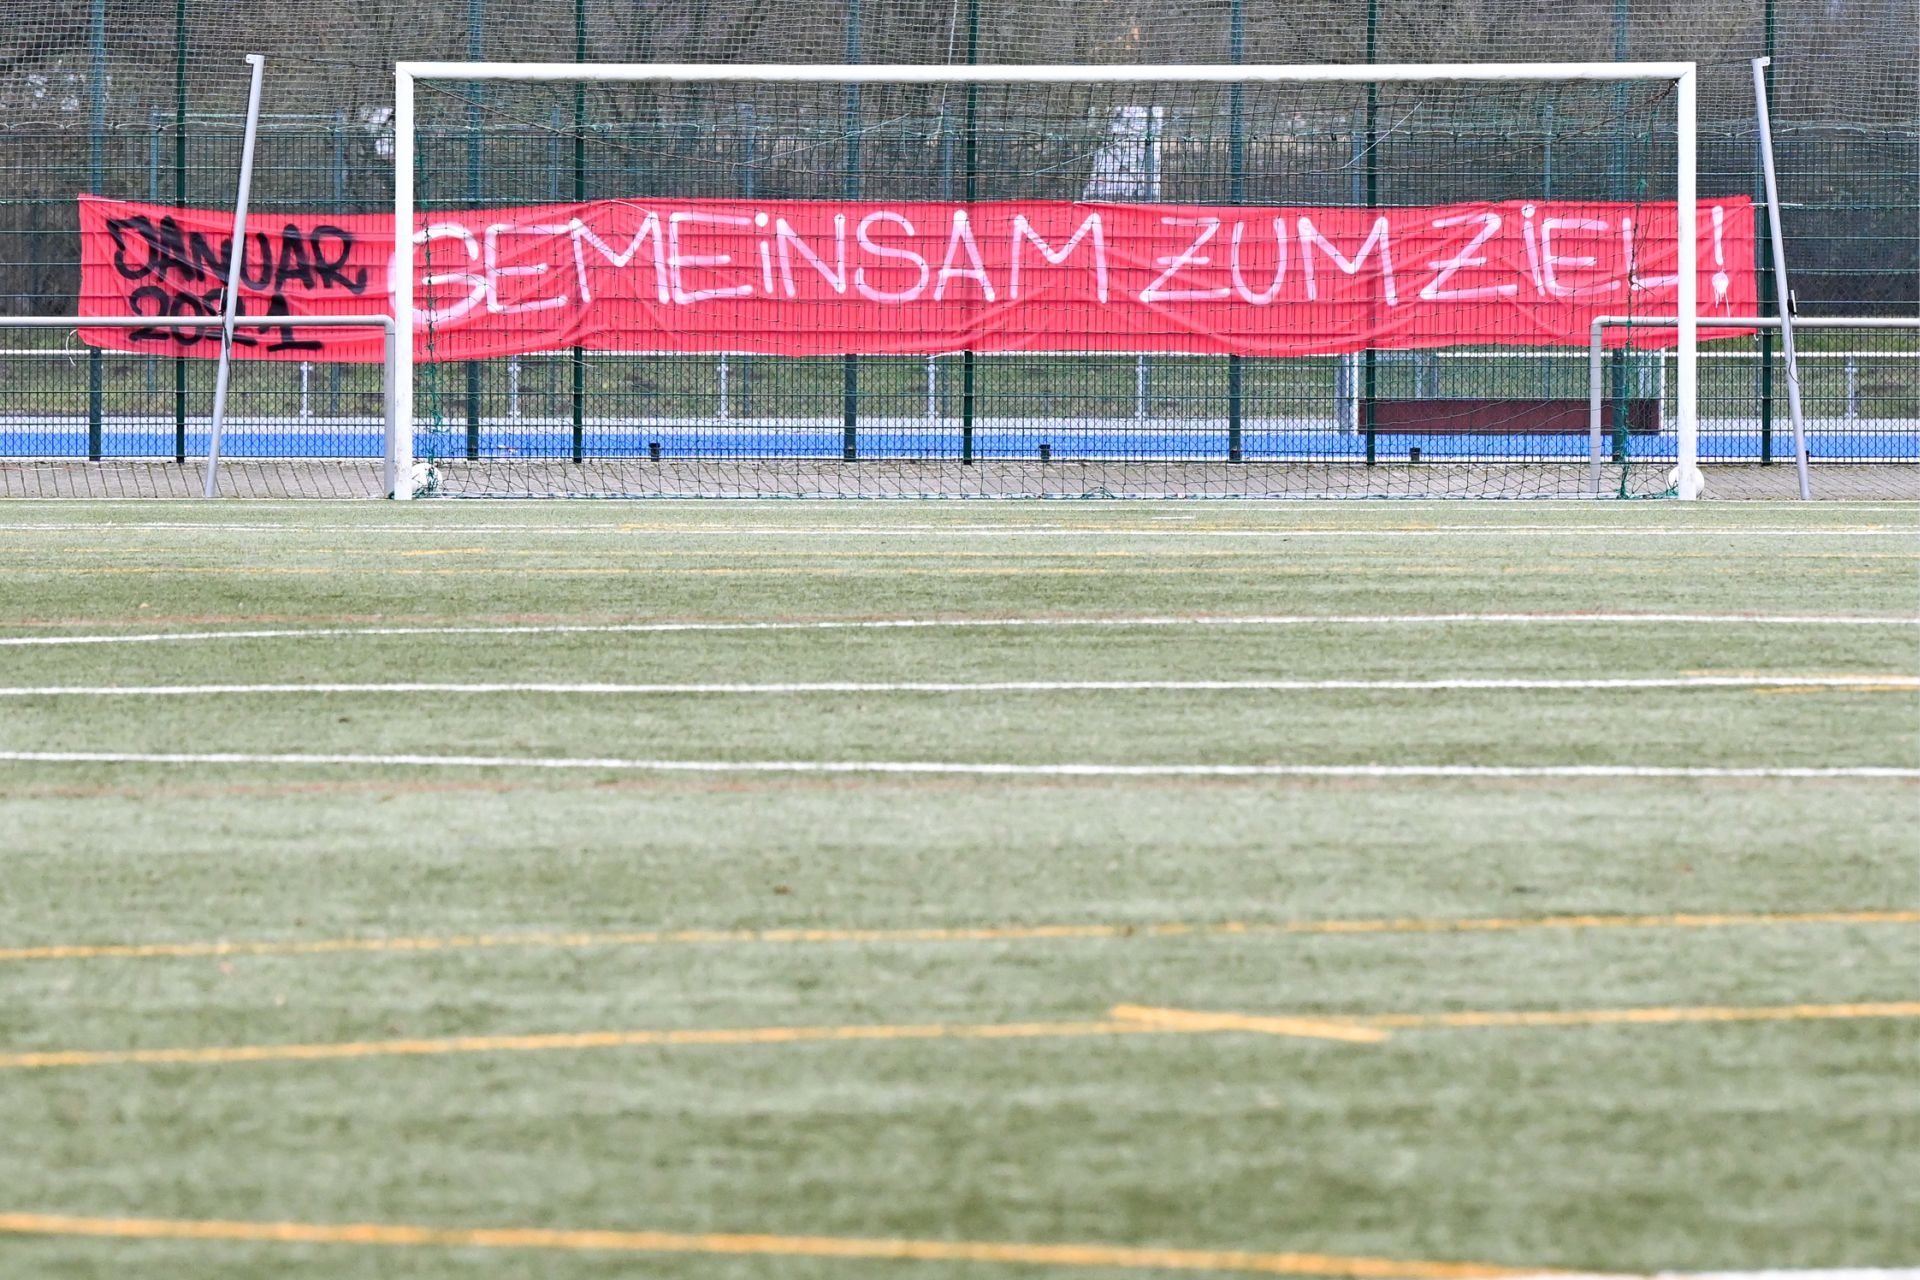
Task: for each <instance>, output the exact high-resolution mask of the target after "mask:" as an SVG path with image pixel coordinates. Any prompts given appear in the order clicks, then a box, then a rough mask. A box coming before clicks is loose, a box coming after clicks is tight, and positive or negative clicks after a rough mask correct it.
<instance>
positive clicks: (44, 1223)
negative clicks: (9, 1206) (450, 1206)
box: [0, 1213, 1541, 1280]
mask: <svg viewBox="0 0 1920 1280" xmlns="http://www.w3.org/2000/svg"><path fill="white" fill-rule="evenodd" d="M0 1232H4V1233H8V1234H12V1235H55V1236H93V1237H105V1238H109V1239H118V1240H233V1241H245V1242H248V1243H257V1244H345V1245H387V1246H410V1247H416V1248H420V1247H425V1248H437V1249H550V1250H569V1251H590V1252H608V1253H693V1254H730V1255H748V1256H759V1257H784V1258H846V1259H865V1260H876V1259H878V1260H891V1261H914V1262H988V1263H1007V1264H1016V1265H1025V1266H1041V1267H1115V1268H1125V1269H1130V1270H1167V1271H1226V1272H1241V1273H1247V1274H1254V1275H1277V1276H1340V1277H1356V1278H1358V1280H1504V1278H1505V1277H1517V1276H1528V1275H1540V1274H1541V1269H1540V1268H1538V1267H1502V1266H1489V1265H1483V1264H1480V1263H1473V1262H1430V1261H1422V1260H1419V1259H1399V1258H1368V1257H1348V1256H1344V1255H1340V1254H1326V1253H1259V1252H1253V1251H1250V1250H1242V1249H1177V1248H1155V1247H1151V1246H1144V1247H1143V1246H1133V1245H1113V1244H1024V1243H1018V1242H1011V1241H1009V1242H1001V1241H984V1240H897V1239H892V1240H890V1239H870V1238H861V1237H847V1236H777V1235H726V1234H709V1233H699V1234H694V1233H683V1232H675V1231H598V1230H567V1229H563V1228H553V1227H426V1226H413V1225H407V1224H404V1223H373V1222H350V1223H321V1222H226V1221H220V1220H218V1219H181V1218H83V1217H75V1216H72V1215H68V1214H52V1213H0Z"/></svg>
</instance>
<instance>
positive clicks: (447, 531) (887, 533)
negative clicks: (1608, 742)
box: [0, 516, 1920, 542]
mask: <svg viewBox="0 0 1920 1280" xmlns="http://www.w3.org/2000/svg"><path fill="white" fill-rule="evenodd" d="M1174 518H1184V519H1193V518H1194V517H1191V516H1188V517H1164V516H1156V517H1154V519H1156V520H1161V519H1174ZM108 530H117V531H136V532H154V533H162V532H169V531H174V530H180V531H187V532H192V531H207V532H218V531H231V532H235V533H291V534H297V535H300V536H302V537H311V536H313V535H315V534H316V533H324V534H331V535H347V536H351V535H354V534H362V533H401V534H421V535H428V536H452V535H459V534H469V533H519V534H535V535H539V534H548V533H557V534H592V533H609V534H616V535H629V536H630V535H632V534H636V533H640V534H671V535H673V536H676V537H694V538H766V537H790V538H892V537H901V536H905V535H911V536H913V537H922V538H925V537H932V538H1149V539H1156V540H1165V539H1184V538H1507V537H1522V538H1538V537H1562V536H1564V537H1580V538H1592V537H1602V538H1689V539H1695V540H1699V539H1713V538H1908V539H1913V540H1914V541H1916V542H1920V529H1902V528H1889V527H1886V526H1883V525H1831V526H1826V527H1820V526H1814V527H1791V528H1769V529H1760V528H1737V529H1714V528H1705V527H1662V528H1642V529H1635V528H1622V527H1619V526H1616V525H1599V524H1569V525H1495V526H1486V525H1434V526H1432V527H1431V528H1426V529H1417V528H1394V529H1348V528H1329V527H1324V526H1314V527H1309V528H1248V529H1164V528H1141V527H1136V526H1119V527H1100V526H1086V527H1075V526H1071V525H1050V524H1043V525H997V524H978V525H943V524H888V525H779V524H767V525H717V524H696V525H685V526H680V525H661V524H650V523H647V524H643V523H635V522H630V521H629V522H622V523H618V524H582V525H542V524H466V523H459V524H444V525H428V524H417V525H416V524H367V525H326V526H322V527H320V528H318V529H315V528H310V527H308V526H305V525H299V524H263V523H253V524H229V523H225V522H222V521H177V522H166V521H149V522H145V523H141V524H112V525H106V524H84V523H65V524H61V523H43V524H0V533H102V532H106V531H108Z"/></svg>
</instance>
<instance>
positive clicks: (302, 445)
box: [0, 421, 1920, 463]
mask: <svg viewBox="0 0 1920 1280" xmlns="http://www.w3.org/2000/svg"><path fill="white" fill-rule="evenodd" d="M857 441H858V450H859V456H860V457H861V458H863V459H895V460H911V459H930V460H953V459H957V458H959V456H960V433H959V431H958V430H957V429H953V428H944V429H938V430H933V429H916V430H900V429H890V428H886V427H874V428H865V429H861V430H860V431H859V433H858V436H857ZM1612 443H1613V442H1612V440H1611V438H1609V439H1607V441H1606V442H1605V447H1606V448H1607V450H1608V453H1609V455H1610V454H1611V451H1612ZM1043 444H1044V445H1046V446H1047V447H1048V450H1049V453H1050V455H1051V457H1052V458H1053V460H1055V461H1073V460H1098V461H1176V462H1206V461H1224V460H1225V459H1226V457H1227V433H1226V431H1225V429H1224V428H1221V429H1212V428H1204V429H1178V430H1164V431H1154V430H1131V429H1130V430H1127V431H1124V432H1115V431H1111V430H1101V429H1088V428H1084V427H1077V426H1075V425H1074V424H1073V423H1071V422H1065V421H1063V422H1062V423H1060V424H1059V425H1058V426H1057V427H1055V426H1047V427H1036V426H1032V425H1022V426H1021V427H1020V428H1018V429H1013V430H1009V429H1005V428H997V427H993V426H987V425H983V426H979V427H976V428H975V430H974V433H973V452H974V456H975V457H976V458H980V459H983V460H989V459H991V460H1008V459H1018V460H1033V459H1036V458H1037V457H1038V456H1039V453H1040V446H1041V445H1043ZM584 445H585V447H584V452H585V454H586V456H588V457H605V458H636V457H637V458H644V457H648V456H649V455H650V452H651V448H652V446H654V445H658V446H659V450H660V456H661V457H663V458H672V459H693V458H710V459H726V458H741V459H744V458H788V459H819V460H830V459H837V458H840V457H841V456H842V449H843V447H844V436H843V433H842V429H841V428H840V427H839V426H837V425H835V426H832V427H814V426H795V427H784V428H778V429H767V430H755V429H742V428H720V429H715V428H713V427H711V426H705V425H689V426H685V427H670V426H660V427H653V428H648V429H645V430H632V429H622V428H610V427H592V428H589V429H588V430H587V432H586V436H585V442H584ZM1808 445H1809V452H1810V454H1811V455H1812V456H1813V457H1814V458H1816V459H1826V460H1830V461H1849V462H1915V461H1920V431H1916V430H1887V431H1816V432H1813V433H1811V435H1810V436H1809V440H1808ZM1415 448H1417V449H1419V450H1420V457H1421V459H1422V460H1423V461H1430V462H1487V463H1501V462H1579V461H1584V460H1585V459H1586V457H1587V448H1588V445H1587V438H1586V437H1585V436H1568V435H1551V436H1523V435H1497V436H1472V435H1461V436H1434V435H1396V434H1385V433H1382V434H1380V435H1377V436H1376V437H1375V440H1374V452H1375V456H1376V457H1378V458H1379V459H1381V460H1382V461H1399V460H1404V459H1406V458H1407V457H1408V456H1409V451H1410V450H1412V449H1415ZM572 449H573V443H572V434H571V432H570V431H567V430H564V429H562V430H555V429H552V428H544V427H543V428H541V429H538V430H526V429H522V430H514V429H511V428H505V427H494V426H486V427H483V428H482V430H481V432H480V455H481V456H482V457H484V458H494V459H510V458H564V457H569V456H571V454H572ZM173 451H174V437H173V431H172V429H171V428H170V427H161V428H152V429H149V428H145V427H142V428H137V429H112V428H109V429H108V430H106V431H104V432H103V433H102V436H101V453H102V455H103V456H105V457H112V458H168V457H172V456H173ZM187 452H188V454H189V455H193V456H203V455H204V454H205V452H206V433H205V431H204V430H192V431H189V432H188V435H187ZM1241 452H1242V456H1243V457H1244V458H1246V459H1247V460H1249V461H1267V462H1340V461H1364V460H1365V458H1366V453H1367V448H1366V439H1365V437H1364V436H1358V435H1351V434H1348V433H1345V432H1328V431H1277V430H1262V429H1254V428H1249V429H1248V430H1246V431H1245V432H1244V433H1243V435H1242V437H1241ZM222 453H223V454H224V455H225V456H227V457H230V458H375V457H379V456H380V436H379V433H378V429H377V428H375V427H371V426H369V427H367V428H364V429H358V430H339V429H328V430H324V431H302V430H297V429H291V428H288V427H281V426H275V427H273V428H271V429H269V430H250V429H244V428H243V429H238V430H230V431H228V432H227V433H226V435H225V438H224V441H223V444H222ZM414 453H415V455H416V456H418V457H422V458H437V457H464V456H465V454H466V435H465V433H464V431H462V430H454V431H422V432H417V433H416V434H415V436H414ZM1773 453H1774V456H1775V457H1777V458H1789V457H1791V456H1792V453H1793V441H1792V436H1791V434H1790V433H1788V432H1784V431H1776V432H1775V434H1774V441H1773ZM1760 454H1761V450H1760V439H1759V437H1758V435H1757V434H1755V433H1752V432H1739V433H1721V432H1714V431H1706V432H1702V433H1701V436H1700V456H1701V459H1702V460H1703V461H1709V462H1711V461H1726V462H1742V461H1757V460H1758V459H1759V457H1760ZM86 456H87V433H86V429H85V427H84V425H80V424H73V425H69V424H66V423H62V424H60V425H59V426H57V427H53V428H49V429H35V430H31V431H24V430H13V431H0V457H14V458H84V457H86ZM1627 456H1628V457H1629V458H1631V459H1633V460H1636V461H1647V462H1657V461H1661V460H1670V459H1672V458H1673V456H1674V442H1673V439H1672V437H1670V436H1635V437H1631V438H1630V439H1629V440H1628V441H1627Z"/></svg>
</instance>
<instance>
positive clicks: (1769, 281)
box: [1753, 0, 1782, 467]
mask: <svg viewBox="0 0 1920 1280" xmlns="http://www.w3.org/2000/svg"><path fill="white" fill-rule="evenodd" d="M1773 10H1774V0H1766V6H1765V13H1764V17H1763V23H1764V30H1763V34H1762V36H1761V42H1762V44H1763V45H1765V48H1764V49H1763V50H1762V52H1763V53H1765V54H1766V56H1767V68H1766V71H1765V72H1764V73H1763V74H1764V75H1765V76H1766V79H1767V101H1769V102H1771V101H1773V36H1774V11H1773ZM1759 118H1760V117H1759V106H1758V105H1757V104H1756V105H1755V107H1754V121H1755V124H1756V126H1757V125H1758V122H1759ZM1761 145H1762V144H1761V139H1760V137H1759V136H1758V134H1757V133H1756V135H1755V137H1754V140H1753V156H1754V160H1753V171H1754V172H1753V184H1754V195H1755V196H1756V197H1757V198H1756V199H1755V200H1754V202H1753V212H1754V219H1753V222H1754V227H1753V259H1754V266H1755V268H1756V269H1757V274H1758V275H1759V277H1760V280H1759V284H1760V314H1761V315H1763V316H1766V315H1779V314H1780V312H1781V310H1782V308H1781V306H1780V302H1779V297H1780V285H1779V282H1778V281H1776V280H1775V279H1774V278H1773V254H1772V253H1771V252H1769V246H1771V245H1772V243H1773V241H1772V238H1771V237H1772V235H1773V227H1772V222H1771V219H1772V217H1773V212H1772V210H1770V209H1768V208H1767V201H1766V190H1765V183H1764V181H1763V179H1762V177H1761V174H1760V147H1761ZM1760 465H1761V466H1763V467H1770V466H1772V465H1773V330H1771V329H1762V330H1761V331H1760Z"/></svg>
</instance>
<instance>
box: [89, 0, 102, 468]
mask: <svg viewBox="0 0 1920 1280" xmlns="http://www.w3.org/2000/svg"><path fill="white" fill-rule="evenodd" d="M92 16H93V21H92V37H93V39H92V46H93V50H92V52H93V58H92V65H91V66H90V67H89V69H88V76H87V79H88V81H89V83H90V89H89V96H90V98H91V104H90V105H91V107H92V111H91V115H90V119H89V120H88V131H87V132H88V139H87V141H88V148H87V185H88V186H90V187H91V188H92V189H93V194H94V195H97V196H98V195H105V194H106V191H105V187H106V181H107V0H93V15H92ZM105 384H106V366H105V364H104V362H103V359H102V357H101V354H100V348H98V347H90V348H88V350H87V461H89V462H98V461H100V428H101V419H102V417H103V416H104V414H103V410H104V401H105V399H106V385H105Z"/></svg>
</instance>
